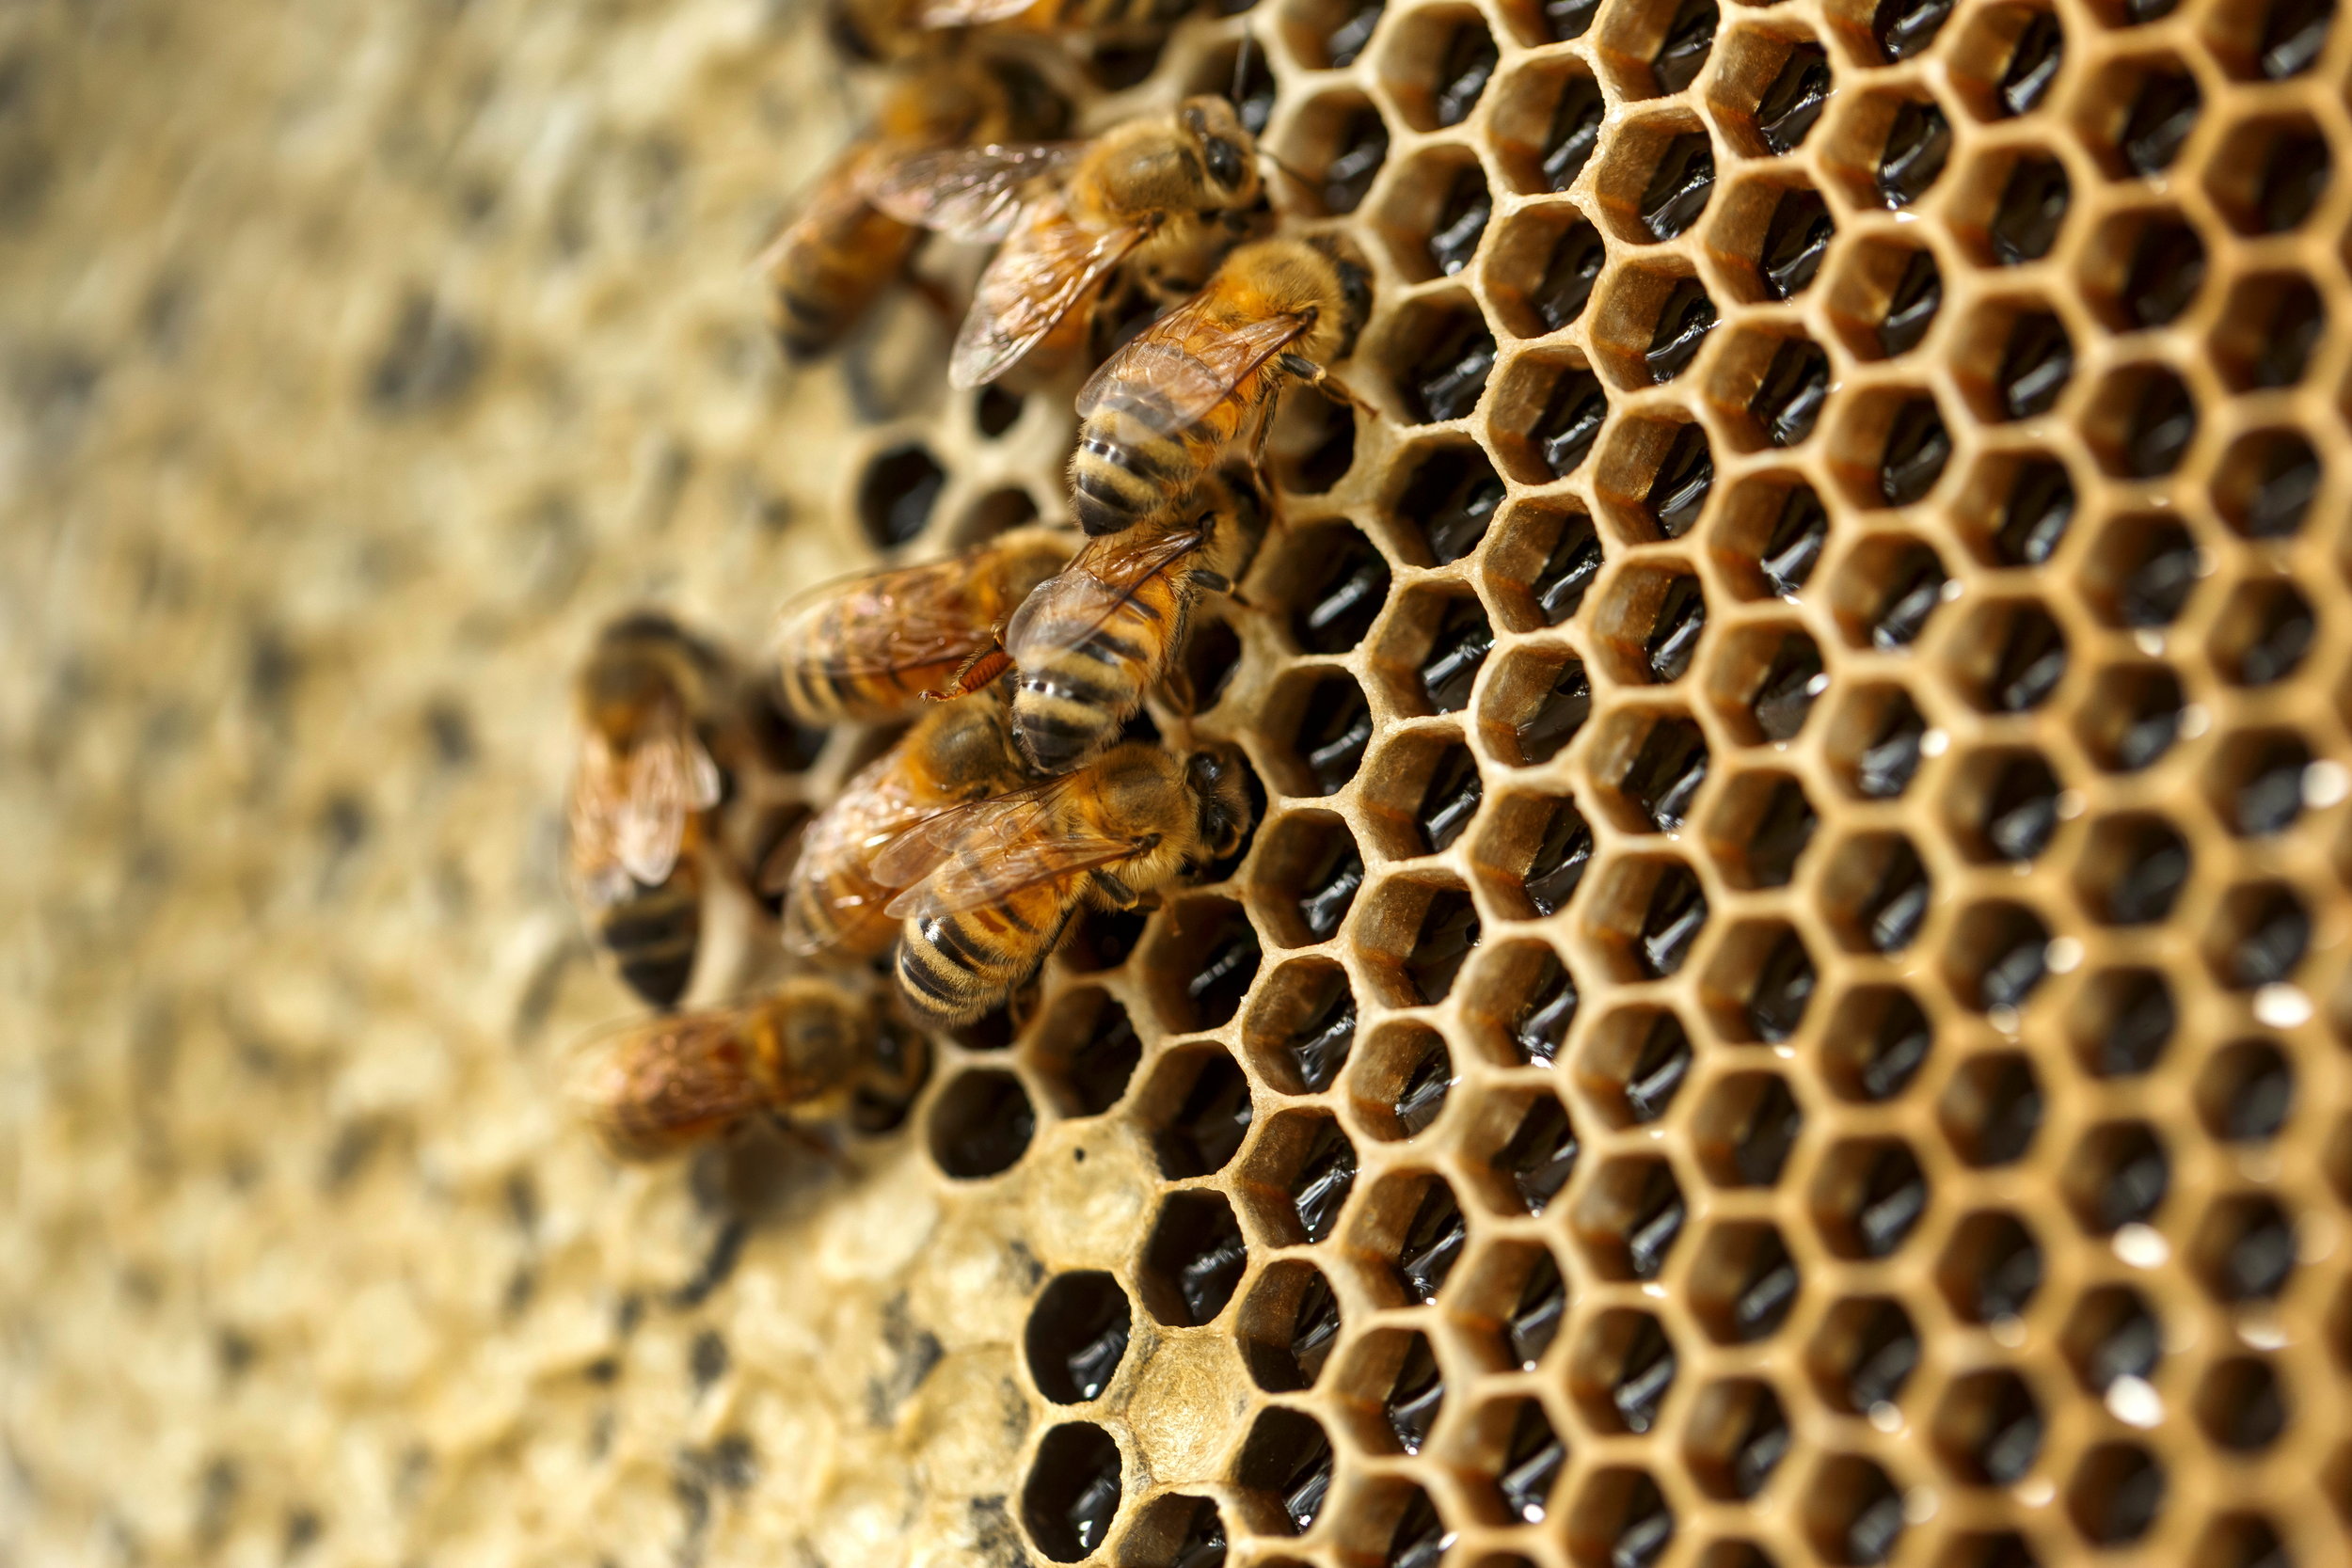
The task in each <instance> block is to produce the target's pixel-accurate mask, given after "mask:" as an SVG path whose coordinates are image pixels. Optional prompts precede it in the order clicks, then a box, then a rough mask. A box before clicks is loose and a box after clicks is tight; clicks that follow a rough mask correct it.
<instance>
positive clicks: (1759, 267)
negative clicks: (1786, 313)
mask: <svg viewBox="0 0 2352 1568" xmlns="http://www.w3.org/2000/svg"><path fill="white" fill-rule="evenodd" d="M1836 237H1837V224H1836V220H1835V219H1833V218H1832V217H1831V216H1830V215H1829V204H1828V203H1827V202H1825V201H1823V200H1822V199H1821V194H1820V192H1819V191H1817V190H1815V189H1813V188H1812V187H1811V186H1809V185H1794V186H1791V187H1789V188H1788V190H1785V191H1783V192H1781V193H1780V199H1779V200H1777V201H1775V202H1773V203H1772V218H1771V219H1770V220H1769V221H1768V222H1767V223H1766V224H1765V226H1764V245H1763V248H1762V249H1761V250H1759V251H1757V253H1756V274H1757V276H1759V277H1762V278H1763V280H1764V286H1765V287H1766V288H1767V289H1769V290H1771V291H1772V297H1773V298H1775V299H1794V298H1796V297H1797V296H1798V295H1799V294H1801V293H1804V291H1805V289H1806V287H1807V286H1808V285H1810V284H1811V283H1812V281H1813V279H1814V277H1816V276H1817V275H1819V274H1820V270H1821V259H1822V258H1823V257H1825V256H1827V255H1828V254H1829V243H1830V241H1831V240H1833V239H1836Z"/></svg>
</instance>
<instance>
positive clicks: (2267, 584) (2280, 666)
mask: <svg viewBox="0 0 2352 1568" xmlns="http://www.w3.org/2000/svg"><path fill="white" fill-rule="evenodd" d="M2318 635H2319V623H2318V618H2317V616H2316V615H2314V614H2313V613H2312V606H2311V601H2310V600H2309V599H2306V598H2305V597H2304V596H2303V593H2302V590H2301V589H2299V588H2297V587H2296V585H2295V583H2294V582H2293V581H2292V580H2290V579H2288V578H2268V579H2260V580H2256V581H2252V582H2242V583H2240V584H2238V586H2237V587H2236V588H2235V589H2234V590H2233V591H2232V593H2231V594H2230V596H2229V598H2228V599H2227V600H2226V601H2224V602H2223V604H2222V607H2221V613H2220V614H2219V615H2217V616H2216V617H2215V618H2214V626H2213V632H2212V639H2213V659H2214V664H2215V665H2216V666H2217V668H2218V670H2219V671H2220V673H2221V677H2222V678H2223V679H2224V680H2227V681H2229V682H2231V683H2232V684H2233V685H2236V686H2269V685H2272V684H2274V683H2276V682H2279V681H2282V680H2285V679H2286V678H2287V677H2288V676H2290V675H2292V674H2294V673H2295V672H2296V671H2297V670H2299V669H2300V668H2302V665H2303V660H2304V658H2305V657H2306V656H2307V655H2308V654H2309V653H2310V652H2311V646H2312V641H2313V639H2315V638H2316V637H2317V636H2318Z"/></svg>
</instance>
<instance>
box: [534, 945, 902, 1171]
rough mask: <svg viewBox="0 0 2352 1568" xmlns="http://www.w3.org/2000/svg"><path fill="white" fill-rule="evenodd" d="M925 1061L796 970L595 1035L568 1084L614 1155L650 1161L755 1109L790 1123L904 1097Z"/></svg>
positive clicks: (860, 1008)
mask: <svg viewBox="0 0 2352 1568" xmlns="http://www.w3.org/2000/svg"><path fill="white" fill-rule="evenodd" d="M928 1067H929V1060H928V1054H927V1053H926V1051H925V1048H924V1047H923V1045H922V1043H921V1041H920V1040H919V1039H914V1040H910V1039H903V1038H901V1037H897V1036H891V1037H884V1036H883V1035H882V1033H881V1032H879V1031H878V1030H877V1028H876V1026H875V1016H874V1010H873V1008H872V1006H871V1005H870V1004H869V1003H867V1002H866V1001H864V1000H862V999H860V998H858V997H856V996H853V995H851V994H850V992H849V991H847V990H843V989H842V988H840V987H839V986H836V985H834V984H833V983H832V982H831V981H828V980H818V979H810V978H803V979H795V980H787V981H786V982H785V983H784V984H783V985H782V986H780V987H779V988H777V989H776V990H773V991H771V992H770V993H769V994H767V995H765V996H761V997H758V998H756V999H755V1000H752V1001H749V1002H741V1003H737V1004H734V1005H731V1006H723V1007H711V1008H705V1009H701V1010H698V1011H694V1012H689V1013H672V1014H668V1015H666V1016H662V1017H657V1018H650V1019H645V1020H643V1021H641V1022H636V1023H632V1024H629V1025H627V1026H625V1027H623V1028H621V1029H618V1030H615V1031H612V1032H611V1033H609V1034H606V1035H603V1036H600V1037H596V1038H593V1039H591V1040H590V1041H589V1042H588V1043H587V1045H586V1046H585V1047H584V1049H583V1050H582V1053H581V1056H580V1061H579V1063H578V1065H577V1066H576V1068H575V1069H574V1072H573V1076H572V1082H571V1084H570V1085H569V1092H570V1097H571V1101H572V1103H573V1105H574V1106H575V1107H576V1108H577V1109H578V1111H579V1114H580V1117H581V1118H582V1119H583V1120H585V1121H586V1122H587V1123H588V1124H589V1126H591V1127H593V1128H594V1129H595V1130H596V1134H597V1136H598V1137H599V1138H600V1139H601V1140H602V1141H603V1143H604V1146H605V1148H607V1149H608V1150H610V1151H611V1152H612V1155H613V1156H614V1157H615V1158H617V1159H623V1160H654V1159H660V1158H661V1157H662V1156H663V1155H667V1154H675V1153H677V1152H679V1151H681V1150H683V1149H686V1148H691V1147H692V1146H693V1145H695V1144H697V1143H700V1142H702V1141H704V1140H705V1139H707V1138H712V1137H716V1136H718V1135H720V1134H721V1133H723V1132H727V1131H728V1130H729V1129H731V1128H733V1127H735V1126H737V1125H738V1124H739V1123H740V1122H742V1121H744V1120H745V1119H747V1118H748V1117H755V1116H768V1117H775V1118H776V1119H777V1120H779V1121H780V1122H784V1123H787V1125H789V1124H794V1123H799V1122H803V1121H813V1120H817V1119H818V1118H820V1117H832V1116H835V1115H838V1114H840V1113H841V1112H842V1111H844V1110H847V1109H848V1108H849V1105H850V1101H851V1100H852V1099H853V1098H854V1097H856V1096H858V1095H859V1094H861V1093H865V1094H870V1095H874V1096H878V1097H882V1098H885V1099H892V1100H904V1099H908V1098H911V1097H912V1096H913V1095H914V1091H915V1090H916V1089H917V1088H919V1087H920V1086H921V1084H922V1079H923V1074H924V1072H925V1071H926V1070H927V1069H928Z"/></svg>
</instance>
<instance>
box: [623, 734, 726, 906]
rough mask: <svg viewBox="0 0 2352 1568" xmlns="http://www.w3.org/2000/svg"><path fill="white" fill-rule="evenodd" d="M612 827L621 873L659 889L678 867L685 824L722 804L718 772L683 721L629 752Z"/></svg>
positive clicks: (645, 740) (630, 749)
mask: <svg viewBox="0 0 2352 1568" xmlns="http://www.w3.org/2000/svg"><path fill="white" fill-rule="evenodd" d="M620 773H621V778H622V780H623V785H622V789H621V795H620V800H619V803H618V810H617V812H616V814H615V815H614V817H613V823H612V845H613V849H614V852H615V854H616V856H617V858H618V859H619V861H620V863H621V869H623V870H624V871H627V872H628V874H629V875H630V876H631V877H633V878H635V879H637V880H638V881H640V882H642V883H644V885H645V886H647V887H660V885H661V884H662V883H663V882H666V881H668V880H669V879H670V873H671V872H672V871H673V870H675V868H676V866H677V857H678V848H679V847H680V846H681V845H683V844H684V843H685V842H686V819H687V818H688V817H689V816H692V815H693V814H694V813H696V812H698V811H708V810H709V809H710V808H711V807H712V806H715V805H717V804H718V803H719V766H718V764H716V763H714V762H712V761H711V760H710V753H709V752H706V751H704V750H703V746H702V742H701V741H700V740H698V739H696V738H695V737H694V733H693V731H692V730H691V729H689V728H688V727H687V726H686V724H685V722H684V721H682V720H680V721H675V722H674V723H673V724H671V725H668V726H665V727H663V728H662V729H660V731H658V732H657V733H655V734H654V735H651V736H646V737H645V738H644V739H642V740H640V741H639V742H638V743H637V744H636V745H635V746H632V747H630V748H629V752H628V759H627V760H626V761H625V762H623V763H622V764H621V768H620Z"/></svg>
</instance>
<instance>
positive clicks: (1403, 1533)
mask: <svg viewBox="0 0 2352 1568" xmlns="http://www.w3.org/2000/svg"><path fill="white" fill-rule="evenodd" d="M1539 1512H1540V1511H1539ZM1367 1532H1370V1533H1367ZM1347 1533H1349V1534H1351V1535H1352V1536H1354V1537H1355V1539H1356V1540H1358V1541H1359V1542H1363V1543H1367V1544H1370V1545H1374V1546H1382V1547H1383V1549H1384V1550H1385V1553H1386V1560H1388V1561H1390V1562H1391V1563H1394V1564H1396V1568H1438V1563H1439V1562H1441V1561H1442V1560H1444V1557H1445V1553H1446V1549H1447V1548H1448V1547H1450V1546H1452V1545H1453V1544H1454V1535H1455V1531H1454V1528H1453V1527H1452V1526H1450V1525H1448V1524H1447V1523H1446V1520H1445V1515H1444V1514H1443V1513H1439V1512H1438V1505H1437V1503H1436V1502H1435V1501H1433V1500H1432V1499H1431V1497H1430V1496H1429V1493H1428V1492H1427V1491H1426V1490H1425V1489H1424V1488H1422V1486H1420V1485H1418V1484H1416V1483H1414V1482H1412V1481H1406V1482H1403V1483H1402V1484H1391V1485H1384V1486H1381V1487H1378V1488H1377V1489H1376V1490H1375V1491H1373V1492H1372V1493H1370V1494H1369V1495H1368V1496H1367V1497H1366V1499H1365V1501H1364V1502H1363V1503H1362V1504H1361V1505H1360V1506H1359V1508H1358V1509H1355V1510H1351V1511H1350V1514H1349V1528H1348V1531H1347Z"/></svg>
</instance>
